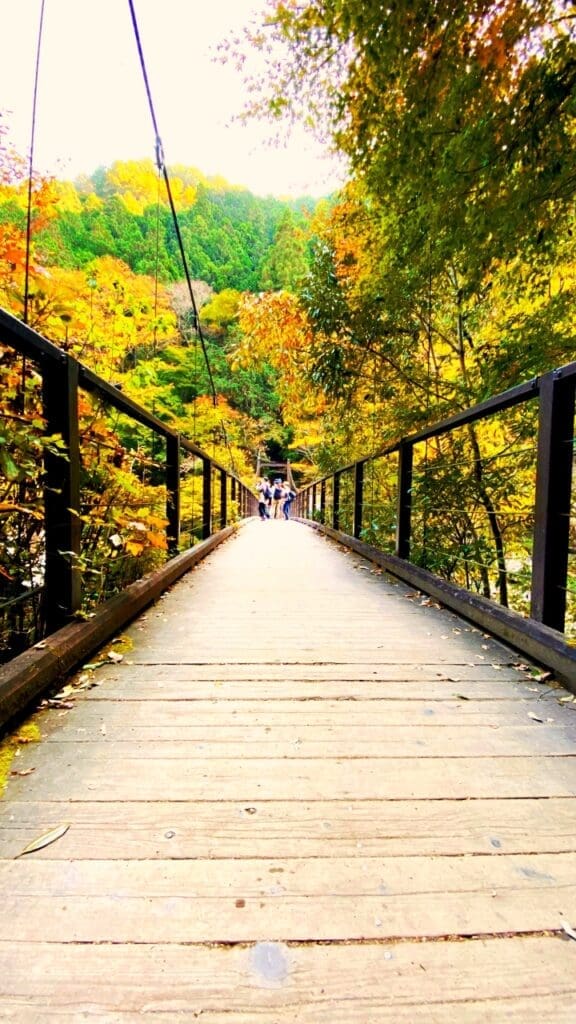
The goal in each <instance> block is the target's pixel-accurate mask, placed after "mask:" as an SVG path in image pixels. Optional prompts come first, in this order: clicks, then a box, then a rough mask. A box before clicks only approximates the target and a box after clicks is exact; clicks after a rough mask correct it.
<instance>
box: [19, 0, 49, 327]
mask: <svg viewBox="0 0 576 1024" xmlns="http://www.w3.org/2000/svg"><path fill="white" fill-rule="evenodd" d="M44 3H45V0H42V4H41V7H40V23H39V26H38V42H37V45H36V65H35V68H34V94H33V99H32V126H31V130H30V153H29V156H28V205H27V210H26V260H25V268H24V317H23V319H24V323H25V324H27V323H28V305H29V300H30V249H31V245H32V176H33V172H34V145H35V141H36V108H37V106H38V77H39V74H40V50H41V48H42V32H43V28H44Z"/></svg>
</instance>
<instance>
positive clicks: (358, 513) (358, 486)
mask: <svg viewBox="0 0 576 1024" xmlns="http://www.w3.org/2000/svg"><path fill="white" fill-rule="evenodd" d="M363 505H364V463H363V462H357V463H356V465H355V466H354V523H353V529H352V534H353V536H354V537H356V539H357V540H358V539H359V537H360V534H361V533H362V512H363Z"/></svg>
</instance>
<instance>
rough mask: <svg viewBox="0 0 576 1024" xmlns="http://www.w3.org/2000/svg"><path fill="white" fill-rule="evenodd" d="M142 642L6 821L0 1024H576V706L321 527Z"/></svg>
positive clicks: (274, 545) (49, 718)
mask: <svg viewBox="0 0 576 1024" xmlns="http://www.w3.org/2000/svg"><path fill="white" fill-rule="evenodd" d="M127 633H128V636H129V637H130V638H131V641H132V643H133V646H132V647H131V649H130V647H129V645H126V644H125V645H124V646H123V647H122V646H120V647H118V646H116V647H115V648H114V650H115V651H119V650H120V651H122V650H123V651H124V660H123V661H122V662H121V663H118V664H114V663H110V664H109V665H107V666H104V667H100V668H97V669H95V670H94V672H93V673H90V672H84V673H81V674H80V675H79V677H76V680H75V684H78V683H79V685H80V686H81V687H82V686H86V684H87V683H89V682H90V681H92V682H94V683H96V684H97V685H95V686H94V687H93V688H91V689H76V686H75V685H74V688H73V689H72V688H71V686H68V687H67V688H65V690H64V694H63V697H62V699H61V706H53V707H52V708H50V709H47V710H45V711H42V712H40V713H39V715H38V716H37V721H38V722H39V724H40V728H41V731H42V740H41V741H40V742H39V743H30V744H28V745H27V746H26V747H23V748H22V749H21V754H20V756H19V758H18V760H17V761H16V762H15V770H16V771H17V772H18V774H13V776H12V778H11V780H10V783H9V785H8V788H7V791H6V794H5V798H4V801H3V802H2V804H0V826H1V830H0V835H1V842H0V854H1V856H2V858H3V859H2V860H0V900H1V902H0V905H1V906H2V922H3V923H2V934H1V936H0V1020H14V1021H23V1022H24V1021H25V1022H29V1021H38V1022H44V1021H51V1020H57V1021H81V1020H82V1021H84V1020H106V1021H114V1022H124V1021H135V1020H136V1019H138V1020H139V1019H140V1018H141V1017H146V1016H150V1018H151V1019H153V1020H154V1021H158V1022H166V1024H168V1022H170V1024H172V1022H174V1021H176V1020H183V1021H194V1020H200V1021H202V1024H255V1022H258V1021H261V1022H263V1024H286V1022H299V1024H300V1022H302V1024H350V1022H352V1021H357V1022H360V1024H376V1022H380V1021H390V1022H400V1021H411V1022H413V1021H423V1022H436V1021H442V1022H443V1024H446V1022H458V1024H467V1022H480V1021H482V1022H483V1024H484V1022H486V1021H497V1022H501V1021H506V1022H508V1021H520V1020H522V1022H524V1024H525V1022H527V1021H528V1022H529V1021H538V1022H539V1024H540V1022H541V1021H543V1020H545V1021H551V1022H561V1021H566V1022H568V1021H570V1022H572V1021H573V1020H574V1005H575V997H576V941H574V939H571V938H569V937H568V934H567V933H566V931H565V930H564V925H563V922H564V923H567V924H568V925H571V926H572V927H573V928H576V856H575V850H576V761H575V759H574V755H575V754H576V703H573V702H571V700H570V699H569V698H568V695H567V694H566V693H565V692H564V691H563V690H561V689H557V688H554V687H553V686H551V685H550V682H538V681H536V680H534V679H532V678H531V677H530V675H529V674H528V673H527V672H526V671H522V670H520V669H518V668H517V667H516V663H517V662H518V660H519V659H518V658H517V656H516V655H515V654H513V653H511V652H510V651H508V650H506V649H505V648H504V647H503V646H502V645H500V644H498V643H496V642H494V641H492V640H490V639H488V638H486V637H484V636H482V635H481V634H480V633H478V632H477V631H476V630H474V629H473V628H472V627H470V626H468V625H466V624H465V623H463V622H462V621H461V620H458V619H457V618H456V617H455V616H454V615H452V614H450V613H449V612H446V611H445V610H441V609H439V608H437V607H436V606H434V604H433V603H432V602H430V601H426V600H423V599H422V598H421V597H419V596H418V595H415V594H414V593H410V592H409V590H408V589H407V588H406V587H404V586H403V585H402V584H400V583H395V582H394V581H392V580H390V579H388V578H386V577H385V576H383V575H382V574H381V573H380V571H379V570H374V568H373V567H372V566H370V565H368V564H367V563H364V562H363V561H361V560H360V559H359V558H357V557H356V556H355V555H353V554H347V553H345V552H342V551H341V550H339V549H338V547H337V546H335V545H334V544H332V543H330V542H328V541H326V540H325V539H323V538H322V537H320V536H319V535H318V534H316V533H314V532H313V531H311V530H309V529H307V528H306V527H304V526H302V525H300V524H298V523H284V522H269V523H260V522H258V521H253V522H250V523H249V524H247V525H246V526H245V527H244V528H243V529H242V530H241V531H240V532H239V534H238V535H237V536H235V537H234V538H233V539H232V540H229V541H228V542H227V543H226V544H224V545H223V547H222V548H220V549H219V550H218V551H217V552H215V553H214V554H212V555H211V556H210V557H209V558H208V559H207V560H206V561H205V562H204V563H202V565H201V566H200V567H199V568H198V569H196V570H194V572H192V573H191V574H190V575H189V576H188V577H187V578H186V579H185V580H183V581H182V582H181V583H180V584H178V585H177V586H176V587H174V588H173V590H172V591H171V592H170V593H169V594H167V595H166V596H165V597H164V598H163V599H162V600H161V601H160V602H159V603H158V604H157V605H155V606H154V607H153V608H151V609H150V610H149V611H148V612H147V614H145V615H144V616H142V617H141V618H140V619H139V620H138V621H136V622H135V623H134V624H133V625H132V627H131V628H130V629H129V630H128V631H127ZM57 704H58V702H57ZM62 705H63V706H62ZM30 769H33V771H29V770H30ZM26 772H29V774H25V773H26ZM61 825H69V828H68V831H67V832H66V833H65V834H64V835H62V836H61V837H60V838H59V839H56V840H54V841H53V842H51V843H50V844H49V845H47V846H45V848H43V849H41V850H37V851H36V852H32V853H29V854H27V855H25V856H17V855H18V854H19V853H20V852H21V851H22V850H23V849H24V848H25V847H26V845H27V844H28V843H29V842H30V841H31V840H34V839H35V838H37V837H39V836H42V835H43V834H45V833H48V832H50V831H51V830H53V829H56V828H57V827H58V826H61Z"/></svg>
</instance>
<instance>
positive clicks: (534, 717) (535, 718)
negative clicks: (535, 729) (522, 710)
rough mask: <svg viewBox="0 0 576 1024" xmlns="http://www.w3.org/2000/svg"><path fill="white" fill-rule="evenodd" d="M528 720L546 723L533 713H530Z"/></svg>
mask: <svg viewBox="0 0 576 1024" xmlns="http://www.w3.org/2000/svg"><path fill="white" fill-rule="evenodd" d="M528 718H531V719H532V721H533V722H544V719H543V718H538V715H535V714H534V712H533V711H529V712H528Z"/></svg>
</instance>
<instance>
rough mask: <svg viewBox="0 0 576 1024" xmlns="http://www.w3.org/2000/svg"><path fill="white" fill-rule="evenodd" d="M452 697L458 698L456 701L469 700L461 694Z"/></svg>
mask: <svg viewBox="0 0 576 1024" xmlns="http://www.w3.org/2000/svg"><path fill="white" fill-rule="evenodd" d="M454 696H455V697H458V700H470V697H465V696H464V694H463V693H455V694H454Z"/></svg>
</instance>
